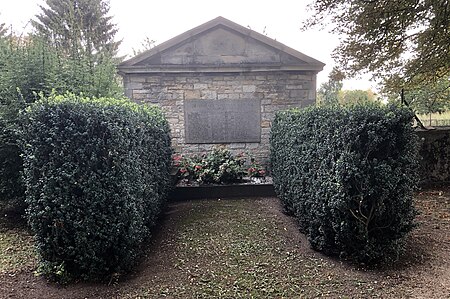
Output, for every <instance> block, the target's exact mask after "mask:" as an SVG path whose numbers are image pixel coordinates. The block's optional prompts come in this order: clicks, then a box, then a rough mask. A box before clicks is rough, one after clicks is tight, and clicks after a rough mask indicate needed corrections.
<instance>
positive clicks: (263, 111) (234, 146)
mask: <svg viewBox="0 0 450 299" xmlns="http://www.w3.org/2000/svg"><path fill="white" fill-rule="evenodd" d="M323 67H324V64H323V63H322V62H320V61H318V60H315V59H313V58H311V57H309V56H306V55H305V54H302V53H300V52H298V51H296V50H294V49H291V48H289V47H287V46H285V45H283V44H281V43H279V42H277V41H275V40H273V39H271V38H269V37H267V36H265V35H262V34H259V33H257V32H255V31H252V30H250V29H248V28H245V27H243V26H241V25H238V24H236V23H233V22H231V21H229V20H227V19H225V18H223V17H218V18H216V19H213V20H211V21H209V22H207V23H205V24H203V25H200V26H198V27H196V28H194V29H191V30H189V31H187V32H185V33H182V34H181V35H179V36H177V37H174V38H173V39H171V40H169V41H167V42H164V43H162V44H160V45H158V46H156V47H154V48H153V49H151V50H148V51H146V52H144V53H142V54H139V55H137V56H136V57H134V58H131V59H129V60H127V61H125V62H123V63H121V64H120V65H119V67H118V68H119V74H120V75H121V76H122V77H123V82H124V87H125V93H126V95H127V96H128V97H129V98H131V99H132V100H134V101H136V102H139V103H143V104H146V103H151V104H157V105H160V106H161V107H162V108H163V109H164V111H165V113H166V117H167V119H168V120H169V123H170V126H171V131H172V138H173V139H172V143H173V146H174V148H175V150H176V151H178V152H183V153H201V152H205V151H208V150H210V149H211V148H212V146H214V145H217V144H223V145H225V146H226V147H228V148H229V149H230V150H232V151H234V152H241V151H252V152H253V154H254V155H255V156H256V157H258V158H259V159H260V160H261V161H262V162H264V160H265V159H267V158H268V155H269V133H270V126H271V122H272V120H273V117H274V113H275V112H276V111H278V110H285V109H289V108H291V107H305V106H308V105H312V104H314V103H315V100H316V75H317V73H318V72H319V71H321V70H322V69H323Z"/></svg>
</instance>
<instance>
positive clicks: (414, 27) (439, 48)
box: [304, 0, 450, 92]
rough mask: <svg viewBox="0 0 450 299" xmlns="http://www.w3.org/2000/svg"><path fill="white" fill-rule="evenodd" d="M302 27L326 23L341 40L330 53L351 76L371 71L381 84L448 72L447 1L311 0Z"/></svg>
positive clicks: (399, 84) (413, 83)
mask: <svg viewBox="0 0 450 299" xmlns="http://www.w3.org/2000/svg"><path fill="white" fill-rule="evenodd" d="M310 8H311V9H312V11H313V13H312V17H311V18H309V19H308V20H307V21H306V22H305V23H304V28H309V27H312V26H317V25H319V24H323V23H326V22H327V21H330V20H331V22H332V26H333V29H332V32H333V33H336V34H339V35H340V36H341V37H342V38H341V42H340V44H339V46H338V47H337V48H336V49H335V51H334V53H333V57H334V58H335V59H336V61H337V62H338V63H339V65H340V66H341V67H342V69H343V71H344V72H345V73H346V74H347V75H349V76H354V75H356V74H357V73H360V72H367V71H369V72H372V73H373V74H374V76H375V78H378V79H382V80H383V81H385V82H384V83H385V84H386V85H385V86H387V87H389V88H390V90H396V92H398V91H399V90H400V89H401V88H411V89H413V88H417V87H418V86H426V85H434V84H436V82H437V81H439V80H440V78H446V82H447V88H449V85H450V84H449V76H450V46H449V45H450V17H449V15H450V2H449V1H448V0H399V1H390V0H333V1H331V0H314V1H313V3H312V4H311V5H310Z"/></svg>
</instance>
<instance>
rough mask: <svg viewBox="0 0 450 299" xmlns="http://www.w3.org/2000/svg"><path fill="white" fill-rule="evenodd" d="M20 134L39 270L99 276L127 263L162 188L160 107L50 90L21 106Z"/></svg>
mask: <svg viewBox="0 0 450 299" xmlns="http://www.w3.org/2000/svg"><path fill="white" fill-rule="evenodd" d="M22 140H23V141H22V142H23V151H24V179H25V184H26V203H27V204H28V209H27V217H28V221H29V224H30V225H31V228H32V230H33V232H34V233H35V235H36V240H37V245H38V252H39V254H40V256H41V259H42V263H41V265H42V270H43V271H44V272H45V273H51V274H57V275H60V276H65V275H68V276H69V277H81V278H84V279H99V278H102V277H104V276H105V275H106V274H111V273H116V272H121V271H124V270H128V269H129V268H130V267H131V266H133V265H134V264H135V263H136V259H137V257H138V256H139V253H140V252H139V247H140V245H141V243H142V241H143V240H144V238H145V237H146V236H148V232H149V229H148V228H149V227H150V226H151V225H153V224H154V223H155V220H156V218H157V216H158V213H159V212H160V210H161V207H162V205H163V203H164V201H165V199H166V196H167V194H168V191H169V190H168V189H169V186H170V184H169V183H170V176H169V168H170V164H171V154H172V150H171V147H170V136H169V127H168V124H167V122H166V120H165V118H164V117H163V114H162V112H161V111H160V110H159V109H157V108H155V107H144V106H139V105H137V104H133V103H131V102H129V101H128V100H115V99H82V98H79V97H76V96H74V95H70V94H68V95H65V96H51V97H49V98H48V99H42V100H40V101H38V102H36V103H35V104H33V105H32V106H31V107H30V108H28V109H27V112H26V115H25V119H24V121H23V136H22ZM60 278H61V277H60Z"/></svg>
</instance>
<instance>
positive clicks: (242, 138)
mask: <svg viewBox="0 0 450 299" xmlns="http://www.w3.org/2000/svg"><path fill="white" fill-rule="evenodd" d="M184 114H185V117H184V119H185V124H184V126H185V133H186V143H242V142H260V141H261V101H260V100H259V99H247V100H188V101H184Z"/></svg>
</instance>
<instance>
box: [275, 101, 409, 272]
mask: <svg viewBox="0 0 450 299" xmlns="http://www.w3.org/2000/svg"><path fill="white" fill-rule="evenodd" d="M411 121H412V113H411V112H410V111H409V110H407V109H404V108H398V107H395V106H388V107H380V106H377V105H360V106H353V107H319V108H308V109H305V110H290V111H284V112H279V113H277V115H276V117H275V120H274V123H273V126H272V131H271V164H272V173H273V180H274V185H275V190H276V192H277V194H278V196H279V198H280V199H281V201H282V202H283V204H284V206H285V209H286V211H287V212H289V213H292V214H293V215H295V216H296V218H297V219H298V221H299V225H300V228H301V230H302V231H303V232H304V233H305V234H306V235H307V237H308V240H309V242H310V244H311V246H312V247H313V248H314V249H316V250H319V251H322V252H324V253H326V254H330V255H339V256H341V257H343V258H348V259H353V260H356V261H358V262H361V263H373V262H376V261H379V260H380V259H382V258H386V257H390V256H392V254H393V253H398V251H399V250H400V249H401V245H402V239H403V237H404V236H405V235H406V234H407V233H408V232H409V231H410V230H411V229H412V228H413V226H414V224H413V220H414V216H415V210H414V208H413V206H412V192H413V190H414V188H415V186H416V181H417V176H416V171H417V160H418V159H417V150H418V140H417V137H416V135H415V134H414V132H413V128H412V126H411Z"/></svg>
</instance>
